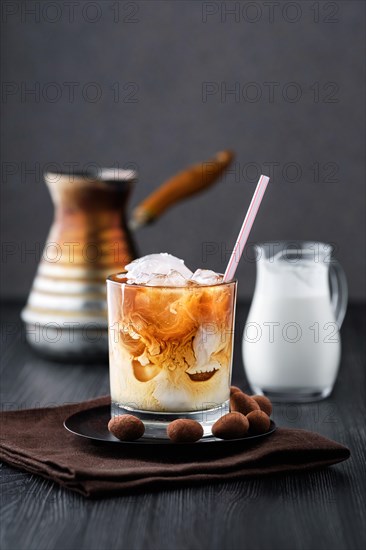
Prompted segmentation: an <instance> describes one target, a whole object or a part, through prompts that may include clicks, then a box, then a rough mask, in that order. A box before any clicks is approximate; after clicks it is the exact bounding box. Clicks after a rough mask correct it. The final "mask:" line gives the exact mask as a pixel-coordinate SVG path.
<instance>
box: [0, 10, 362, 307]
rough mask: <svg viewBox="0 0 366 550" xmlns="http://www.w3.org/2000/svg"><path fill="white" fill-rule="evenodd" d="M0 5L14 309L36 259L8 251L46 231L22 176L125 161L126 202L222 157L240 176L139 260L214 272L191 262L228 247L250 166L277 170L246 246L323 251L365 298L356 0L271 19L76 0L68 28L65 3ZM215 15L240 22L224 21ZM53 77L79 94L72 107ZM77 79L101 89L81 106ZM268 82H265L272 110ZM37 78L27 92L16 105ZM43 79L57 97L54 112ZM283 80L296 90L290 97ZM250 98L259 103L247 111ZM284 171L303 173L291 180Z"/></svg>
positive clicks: (8, 290)
mask: <svg viewBox="0 0 366 550" xmlns="http://www.w3.org/2000/svg"><path fill="white" fill-rule="evenodd" d="M3 4H6V8H5V9H6V11H3V14H2V27H3V33H2V36H3V38H2V41H3V42H2V46H3V47H2V78H3V89H2V92H3V96H2V111H3V116H2V184H1V191H2V195H3V201H2V210H3V216H2V229H3V233H2V252H3V256H2V268H3V284H2V293H3V295H5V296H7V297H9V298H10V297H11V298H20V299H24V298H25V296H26V294H27V292H28V290H29V288H30V285H31V282H32V278H33V276H34V272H35V269H36V266H37V254H33V255H32V254H28V255H26V257H24V254H23V255H22V247H23V252H24V249H25V248H26V249H32V248H34V247H35V246H36V245H37V243H40V244H42V243H43V242H44V240H45V238H46V235H47V231H48V228H49V226H50V223H51V220H52V204H51V200H50V198H49V195H48V191H47V189H46V186H45V184H44V183H43V181H42V177H41V176H40V175H39V174H37V173H36V174H28V175H25V174H24V173H22V172H24V170H30V169H32V168H36V170H39V171H40V172H42V171H43V169H44V168H45V167H46V166H47V163H56V165H58V166H59V167H61V168H64V169H65V167H66V164H65V163H70V162H78V163H79V167H80V168H81V169H82V168H83V167H84V166H85V165H86V164H87V163H89V162H94V163H97V164H98V165H102V166H103V165H105V166H108V165H115V164H116V163H119V165H121V166H123V165H126V164H128V163H134V164H136V165H137V167H138V171H139V183H138V185H137V186H136V190H135V193H134V195H133V199H132V205H135V204H137V203H138V201H139V200H141V199H142V198H143V197H145V196H146V195H147V194H148V193H149V192H150V191H152V190H153V189H154V188H155V187H156V186H157V185H158V184H159V183H161V182H162V181H163V180H164V179H165V178H166V177H168V176H169V175H171V174H172V173H174V172H175V171H177V170H179V169H181V168H183V167H185V166H186V165H187V164H189V163H192V162H196V161H201V160H204V159H206V158H209V157H210V156H211V155H212V154H213V153H214V152H215V151H217V150H220V149H222V148H233V149H234V150H235V151H236V153H237V166H236V168H237V170H239V177H236V176H234V175H233V174H229V175H228V176H227V177H226V178H225V180H223V181H221V182H220V183H219V184H218V185H217V186H216V187H215V188H213V189H212V190H210V191H209V192H207V193H206V194H204V195H201V196H200V197H197V198H194V199H192V200H189V201H187V202H185V203H184V204H181V205H179V206H177V207H176V208H174V209H172V210H171V211H169V213H167V214H166V215H165V216H164V217H163V218H162V219H161V220H159V221H158V222H157V223H156V224H155V225H154V226H150V227H149V228H145V229H142V230H141V231H139V233H138V234H137V235H136V239H137V241H138V244H139V247H140V251H141V253H142V254H147V253H151V252H155V251H168V252H171V253H173V254H175V255H177V256H180V257H182V258H184V259H185V260H186V263H187V264H188V265H189V266H190V267H191V268H192V269H195V268H196V267H198V266H202V265H203V266H204V267H209V268H212V269H215V270H223V269H224V266H225V264H226V261H227V258H225V253H224V255H222V254H220V253H217V254H214V255H212V256H210V258H209V259H208V261H207V262H206V263H205V262H204V261H203V260H204V258H203V257H202V247H203V246H205V243H207V242H214V243H217V245H218V248H219V249H220V248H221V247H223V248H224V251H225V249H226V248H228V249H230V247H231V246H232V244H233V241H234V239H235V236H236V234H237V232H238V230H239V227H240V224H241V221H242V218H243V215H244V213H245V210H246V208H247V206H248V204H249V201H250V198H251V195H252V193H253V190H254V186H255V183H254V181H255V179H256V169H255V165H253V164H252V165H251V164H250V163H256V165H258V166H260V169H261V171H262V172H263V173H268V172H269V169H268V165H267V166H266V163H278V166H277V167H276V168H275V172H274V177H273V178H272V181H271V186H270V188H269V189H268V192H267V195H266V197H265V199H264V203H263V206H262V208H261V210H260V213H259V216H258V218H257V221H256V224H255V226H254V228H253V232H252V234H251V237H250V240H251V241H257V240H276V239H280V238H289V239H316V240H322V241H330V242H333V243H335V245H336V248H337V251H336V255H337V257H338V258H339V259H340V261H341V262H342V264H343V265H344V267H345V269H346V272H347V276H348V280H349V286H350V295H351V298H352V299H362V298H364V297H365V289H364V273H365V261H364V250H365V232H364V230H365V223H364V222H365V210H364V205H365V178H364V151H365V143H364V122H365V113H364V97H365V94H364V91H365V90H364V81H365V70H364V47H365V31H364V6H365V4H364V2H362V1H347V2H345V1H340V2H322V1H320V2H313V1H311V2H307V1H297V2H293V3H292V5H289V3H288V2H280V6H273V3H270V4H271V6H272V7H274V10H275V11H274V17H273V20H272V22H271V21H270V18H269V9H270V7H268V6H266V3H265V2H251V3H249V4H248V2H237V3H235V2H226V3H221V2H189V1H188V2H180V1H176V2H169V1H141V2H119V3H118V2H110V1H108V0H105V1H99V2H75V7H74V17H73V20H72V17H71V15H70V11H69V8H68V7H67V6H66V4H67V3H66V2H63V1H60V2H57V4H58V10H57V11H56V8H55V3H54V2H48V1H47V0H46V1H44V2H32V1H29V2H26V3H24V2H5V3H3ZM117 4H118V5H119V8H120V13H119V16H118V21H117V22H115V21H114V17H115V12H113V10H112V7H114V8H115V7H116V5H117ZM267 4H268V3H267ZM290 4H291V3H290ZM225 6H226V8H232V7H234V8H235V6H237V9H238V8H239V11H237V13H236V16H234V15H230V14H225ZM32 7H33V8H35V9H36V10H37V9H39V10H41V11H40V13H39V15H38V14H37V13H36V15H32V14H30V13H29V10H30V8H32ZM317 9H318V13H317V12H316V10H317ZM3 10H4V6H3ZM96 10H98V11H96ZM314 10H315V11H314ZM9 12H12V13H9ZM13 12H14V13H13ZM208 12H214V13H212V15H210V13H208ZM94 18H96V19H98V20H97V21H96V22H91V20H93V19H94ZM88 19H89V21H88ZM254 19H257V21H254ZM294 19H297V20H296V21H295V22H291V21H293V20H294ZM52 21H54V22H52ZM250 21H252V22H250ZM67 82H69V83H70V82H76V83H79V85H78V86H77V87H76V88H75V98H74V99H71V100H70V99H69V96H68V88H67V85H65V83H67ZM90 82H94V83H97V86H98V87H99V89H100V90H101V92H102V95H101V97H100V99H98V100H97V101H94V102H92V101H90V100H89V101H88V100H87V99H85V97H83V95H82V89H84V92H85V89H86V90H87V91H89V92H90V94H91V93H92V92H93V89H92V88H91V87H89V88H88V83H90ZM116 82H118V83H119V84H118V85H119V88H120V97H119V98H117V101H115V99H116V97H115V96H114V93H113V90H112V86H113V88H114V90H116V84H115V83H116ZM205 82H206V83H207V82H211V83H212V82H213V83H215V84H214V86H218V87H219V88H220V87H221V88H222V89H223V87H224V86H227V88H228V89H232V88H233V87H234V85H235V83H236V82H237V83H238V85H239V87H240V92H242V93H241V94H240V97H239V98H235V97H234V96H233V95H227V96H226V97H225V94H224V95H223V96H221V95H220V93H216V94H214V95H210V96H208V97H207V101H203V98H202V88H203V86H204V85H205V84H204V83H205ZM268 82H275V83H277V84H276V87H275V94H274V97H273V98H271V99H269V94H268V90H269V88H268V85H265V83H268ZM35 83H38V85H39V87H40V94H39V97H36V98H35V97H34V96H33V97H32V96H30V95H26V96H25V97H22V94H21V89H22V88H23V90H24V87H27V88H31V87H32V86H33V87H34V86H35ZM50 83H53V84H54V85H56V87H57V88H58V89H59V90H60V89H61V97H60V98H59V99H57V100H56V101H52V96H53V94H54V92H55V89H56V88H55V87H54V85H50ZM131 83H132V84H131ZM248 83H255V84H254V85H251V86H249V87H248V86H247V85H248ZM289 83H295V84H296V87H297V89H298V90H301V97H299V99H298V101H291V99H292V98H294V92H295V91H296V90H295V88H294V85H289ZM329 83H333V84H329ZM334 83H335V84H334ZM85 86H86V88H85ZM124 86H125V88H124ZM126 86H127V87H126ZM317 87H318V88H319V92H320V93H319V97H317V96H316V88H317ZM134 89H135V90H137V92H136V93H134V94H133V95H132V96H131V94H130V92H131V91H133V90H134ZM9 90H11V91H12V95H9V94H8V92H9ZM255 90H257V91H258V90H260V91H261V92H262V96H261V97H260V98H259V97H258V98H257V100H256V101H251V99H253V98H254V92H255ZM282 92H284V95H283V93H282ZM286 92H287V95H286ZM332 92H333V93H332ZM7 94H8V95H7ZM47 94H48V95H47ZM131 100H132V101H131ZM291 163H297V165H298V167H299V168H300V169H301V175H300V176H299V177H298V178H297V181H295V182H291V181H290V180H291V179H292V178H294V176H295V175H296V174H295V172H294V169H293V168H291ZM314 163H317V165H318V166H319V167H320V176H319V178H318V180H319V181H317V178H315V177H314V172H313V169H314V166H315V165H316V164H314ZM327 163H333V164H327ZM334 169H335V172H336V173H333V174H332V172H334ZM286 170H288V171H287V173H286ZM9 171H13V172H16V173H14V174H13V175H10V174H9ZM329 180H333V181H329ZM334 180H335V181H334ZM10 249H11V250H12V251H13V254H12V255H9V254H7V251H8V252H9V250H10ZM254 274H255V267H254V265H253V264H251V263H250V262H248V261H243V262H242V263H241V265H240V269H239V271H238V278H239V283H240V284H239V288H240V296H241V297H245V298H249V297H250V295H251V293H252V290H253V283H254Z"/></svg>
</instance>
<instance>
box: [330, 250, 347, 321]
mask: <svg viewBox="0 0 366 550" xmlns="http://www.w3.org/2000/svg"><path fill="white" fill-rule="evenodd" d="M329 280H330V291H331V300H332V306H333V310H334V314H335V318H336V323H337V325H338V329H340V328H341V326H342V323H343V319H344V316H345V315H346V310H347V302H348V285H347V279H346V274H345V272H344V269H343V267H342V266H341V264H340V263H339V262H338V261H337V260H335V259H332V262H331V264H330V266H329Z"/></svg>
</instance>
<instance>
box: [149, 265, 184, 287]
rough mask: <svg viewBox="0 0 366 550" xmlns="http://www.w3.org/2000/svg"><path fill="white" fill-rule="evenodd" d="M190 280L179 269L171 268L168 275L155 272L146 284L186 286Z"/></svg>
mask: <svg viewBox="0 0 366 550" xmlns="http://www.w3.org/2000/svg"><path fill="white" fill-rule="evenodd" d="M187 283H188V280H187V279H186V278H185V277H183V275H181V274H180V273H178V271H175V270H174V269H171V270H170V271H169V273H168V274H167V275H161V274H157V273H153V274H152V275H150V276H149V278H148V280H147V281H145V284H147V285H148V286H186V284H187Z"/></svg>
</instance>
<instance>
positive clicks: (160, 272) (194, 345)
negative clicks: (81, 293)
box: [107, 254, 236, 417]
mask: <svg viewBox="0 0 366 550" xmlns="http://www.w3.org/2000/svg"><path fill="white" fill-rule="evenodd" d="M107 287H108V316H109V353H110V384H111V397H112V402H113V404H114V405H115V406H116V407H119V408H122V409H127V410H130V411H131V410H132V411H141V412H144V411H145V412H150V413H152V412H153V413H162V414H166V415H170V414H176V417H181V416H185V415H186V413H187V414H189V413H197V412H198V411H207V410H214V409H217V408H218V407H221V406H222V405H223V404H225V403H226V402H227V400H228V399H229V388H230V381H231V367H232V351H233V328H234V315H235V296H236V282H235V281H232V282H228V283H222V277H221V276H220V275H218V274H216V273H214V272H212V271H209V270H201V269H199V270H197V271H196V272H195V273H192V271H190V270H189V269H188V268H187V267H186V266H185V265H184V262H183V261H182V260H179V259H178V258H175V257H174V256H171V255H169V254H153V255H149V256H145V257H143V258H140V259H139V260H135V261H134V262H132V263H131V264H129V265H127V266H126V272H124V273H121V274H117V275H112V276H111V277H109V279H108V280H107ZM155 416H157V414H156V415H155Z"/></svg>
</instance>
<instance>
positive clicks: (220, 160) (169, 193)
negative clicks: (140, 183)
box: [130, 151, 234, 229]
mask: <svg viewBox="0 0 366 550" xmlns="http://www.w3.org/2000/svg"><path fill="white" fill-rule="evenodd" d="M233 158H234V153H233V152H232V151H220V152H219V153H217V154H216V155H215V157H214V158H213V159H211V160H209V161H205V162H200V163H198V164H194V165H193V166H190V167H188V168H186V169H185V170H183V171H182V172H179V173H178V174H175V175H174V176H173V177H172V178H170V179H168V180H167V181H165V182H164V183H162V184H161V186H160V187H158V189H156V190H155V191H153V192H152V193H151V195H149V196H148V197H147V198H146V199H145V200H144V201H142V202H141V203H140V204H139V205H138V206H137V207H136V208H135V209H134V210H133V212H132V219H131V221H130V227H131V229H137V228H138V227H141V226H143V225H145V224H147V223H150V222H152V221H153V220H156V218H158V217H159V216H161V214H162V213H163V212H164V211H165V210H166V209H167V208H169V207H170V206H172V205H173V204H175V203H177V202H178V201H180V200H182V199H185V198H187V197H190V196H192V195H195V194H196V193H199V192H200V191H203V190H204V189H207V188H208V187H210V186H211V185H212V184H213V183H215V181H217V180H218V179H219V177H220V176H221V175H222V174H223V172H224V171H225V170H226V169H227V168H228V166H229V165H230V164H231V162H232V160H233Z"/></svg>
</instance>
